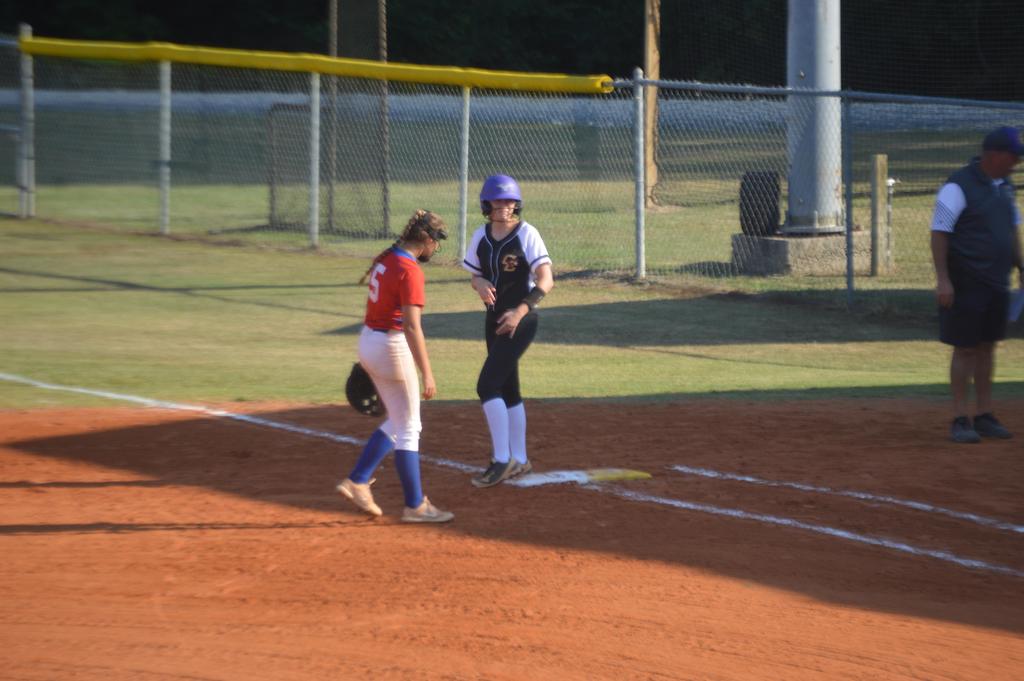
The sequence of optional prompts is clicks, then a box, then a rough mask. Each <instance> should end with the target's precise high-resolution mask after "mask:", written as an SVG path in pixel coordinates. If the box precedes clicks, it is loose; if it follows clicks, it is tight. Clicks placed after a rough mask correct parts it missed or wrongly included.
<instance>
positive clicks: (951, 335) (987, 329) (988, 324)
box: [939, 277, 1010, 348]
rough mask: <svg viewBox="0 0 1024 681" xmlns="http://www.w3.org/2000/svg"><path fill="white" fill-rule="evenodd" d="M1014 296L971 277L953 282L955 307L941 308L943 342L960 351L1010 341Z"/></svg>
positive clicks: (940, 333)
mask: <svg viewBox="0 0 1024 681" xmlns="http://www.w3.org/2000/svg"><path fill="white" fill-rule="evenodd" d="M1009 311H1010V292H1009V291H1008V290H1007V289H997V288H992V287H991V286H986V285H985V284H982V283H980V282H978V281H975V280H974V279H971V278H969V277H963V278H961V279H956V280H954V281H953V306H952V307H939V340H941V341H942V342H943V343H946V344H947V345H952V346H954V347H958V348H973V347H974V346H976V345H978V344H979V343H995V342H996V341H1001V340H1003V339H1004V338H1006V323H1007V319H1006V316H1007V314H1009Z"/></svg>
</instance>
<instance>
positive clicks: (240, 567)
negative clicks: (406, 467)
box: [0, 400, 1024, 681]
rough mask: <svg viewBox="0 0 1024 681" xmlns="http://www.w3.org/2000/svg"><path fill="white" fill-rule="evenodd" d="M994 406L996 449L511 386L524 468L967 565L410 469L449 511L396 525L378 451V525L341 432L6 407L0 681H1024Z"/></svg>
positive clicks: (328, 410)
mask: <svg viewBox="0 0 1024 681" xmlns="http://www.w3.org/2000/svg"><path fill="white" fill-rule="evenodd" d="M999 407H1000V414H1001V416H1002V417H1003V421H1004V422H1005V423H1006V424H1007V425H1008V426H1009V427H1011V428H1015V429H1016V430H1017V431H1018V437H1017V438H1016V439H1013V440H1007V441H985V442H983V443H981V444H980V445H954V444H952V443H950V442H947V441H946V439H945V437H946V423H947V414H946V411H947V404H946V403H945V402H944V401H938V400H935V401H925V400H921V401H913V400H875V401H868V400H849V401H813V402H812V401H794V402H786V403H783V402H774V403H752V402H735V401H726V400H701V401H692V402H680V403H674V404H662V403H659V404H653V405H642V404H637V403H630V404H626V405H622V404H612V403H608V402H587V403H574V404H570V403H540V402H534V403H530V402H528V403H527V409H528V413H529V420H530V447H531V453H532V459H533V462H534V467H535V470H536V471H538V472H543V471H550V470H556V469H557V470H567V469H589V468H604V467H625V468H634V469H639V470H644V471H647V472H649V473H651V474H652V475H653V477H652V478H651V479H649V480H637V481H628V482H621V483H610V484H612V485H614V487H615V489H618V490H623V489H625V490H630V491H633V492H637V493H643V494H645V495H650V496H651V497H658V498H663V499H673V500H681V501H685V502H691V503H693V504H703V505H707V506H711V507H715V508H720V509H736V510H742V511H745V512H748V513H752V514H760V515H762V516H775V517H780V518H786V519H789V520H792V521H794V522H801V523H806V524H810V525H815V526H821V527H827V528H834V529H836V530H838V531H846V532H850V533H856V534H857V535H863V536H869V537H876V538H880V539H887V540H891V541H894V542H901V543H903V544H905V545H907V546H910V547H915V548H916V549H920V550H933V551H944V552H946V555H948V556H951V557H953V558H955V559H964V560H967V559H970V560H977V561H983V564H979V566H974V567H972V566H965V565H962V564H957V563H955V562H953V561H952V560H942V559H939V558H935V557H930V556H926V555H914V554H913V553H908V552H906V551H899V550H894V549H893V548H887V547H882V546H872V545H867V544H864V543H858V542H855V541H850V540H848V539H844V538H842V537H840V536H832V535H829V534H823V533H821V532H814V531H808V530H807V529H800V528H798V527H787V526H780V525H777V524H776V525H773V524H770V523H767V522H762V521H760V520H757V519H751V518H749V517H748V518H738V517H729V516H726V515H716V514H712V513H706V512H702V511H700V510H693V509H685V508H677V507H672V506H666V505H659V504H657V503H650V502H647V501H635V500H629V499H625V498H623V497H621V496H616V495H615V494H609V493H607V492H608V490H607V488H602V487H600V486H598V487H595V488H589V487H583V486H580V485H576V484H563V485H548V486H543V487H534V488H519V487H513V486H510V485H500V486H498V487H495V488H491V489H483V490H480V489H476V488H474V487H472V486H471V485H470V483H469V475H468V474H467V473H465V472H460V471H458V470H453V469H451V468H443V467H438V466H435V465H429V464H425V465H424V467H423V479H424V489H425V491H426V493H427V494H428V495H429V496H430V498H431V500H432V501H434V502H435V503H436V504H437V505H438V506H440V507H441V508H444V509H450V510H452V511H454V512H455V514H456V517H455V521H454V522H453V523H452V524H450V525H447V526H409V525H403V524H401V523H399V522H397V515H398V514H399V512H400V511H401V506H402V498H401V490H400V486H399V484H398V480H397V475H396V474H395V471H394V468H393V466H392V463H391V460H390V458H389V459H388V460H386V461H385V463H384V465H383V466H382V467H381V469H380V470H379V471H378V474H377V478H378V482H377V484H376V485H375V487H374V489H375V493H376V498H377V501H378V503H380V505H381V506H382V507H383V508H384V511H385V516H384V518H381V519H376V520H374V519H368V518H367V517H365V516H363V515H360V514H359V513H358V512H356V511H355V510H354V508H353V507H352V506H351V505H350V504H349V502H347V501H346V500H344V499H343V498H342V497H340V495H338V494H337V493H336V492H335V491H334V484H335V482H336V481H337V479H338V478H339V477H340V476H341V475H343V474H344V473H347V471H348V469H349V468H350V467H351V466H352V464H353V463H354V461H355V459H356V457H357V455H358V452H359V448H358V447H357V446H353V445H344V444H338V443H332V442H330V441H328V440H325V439H321V438H316V437H310V436H304V435H300V434H296V433H291V432H284V431H280V430H275V429H272V428H267V427H261V426H256V425H249V424H245V423H239V422H237V421H230V420H225V419H217V418H212V417H206V416H197V415H195V414H189V413H184V412H175V411H169V410H164V409H156V408H149V409H137V408H120V407H113V408H91V409H44V410H34V411H19V410H6V411H0V500H2V502H0V509H2V510H0V515H2V517H0V551H2V555H3V560H2V561H0V678H2V679H19V680H44V679H45V680H47V681H49V680H55V679H97V680H100V679H102V680H104V681H111V680H115V679H125V680H129V679H130V680H133V681H149V680H153V681H156V680H160V681H165V680H167V679H211V680H212V679H216V680H227V679H240V680H241V679H244V680H246V681H253V680H259V679H267V680H271V679H272V680H275V681H277V680H292V679H296V680H298V679H301V680H307V679H488V680H490V679H495V680H522V679H531V680H532V679H551V680H555V679H557V680H559V681H562V680H565V679H702V680H703V679H716V680H719V679H744V680H745V679H759V680H760V679H780V680H781V679H786V680H810V679H978V680H985V681H992V680H995V679H1014V678H1016V679H1019V678H1024V636H1022V633H1024V533H1022V532H1020V531H1017V530H1016V529H1013V528H1019V527H1020V526H1021V525H1024V417H1022V415H1024V401H1021V400H1016V401H1004V402H1000V403H999ZM223 408H224V409H226V410H229V411H236V412H243V411H244V412H245V413H252V414H258V415H260V416H262V417H264V418H266V419H270V420H274V421H280V422H287V423H291V424H297V425H301V426H305V427H308V428H312V429H316V430H321V431H329V432H332V433H337V434H344V435H350V436H354V437H359V438H365V437H367V436H368V435H369V434H370V432H372V430H373V428H374V427H375V426H376V424H377V421H374V420H371V419H368V418H366V417H363V416H361V415H358V414H355V413H354V412H353V411H352V410H351V409H349V408H347V407H334V406H329V407H324V406H320V407H302V406H296V405H280V404H276V405H275V404H269V405H252V404H245V405H226V406H224V407H223ZM488 442H489V440H488V438H487V436H486V433H485V429H484V422H483V417H482V415H481V413H480V410H479V409H478V408H477V407H476V406H475V405H467V404H450V403H449V404H444V403H428V404H426V405H424V434H423V442H422V449H423V451H424V452H425V453H426V454H428V455H430V456H433V457H438V458H442V457H443V458H445V459H450V460H453V461H460V462H463V463H467V464H472V465H476V466H483V465H484V464H485V463H486V461H485V458H486V452H487V451H488V449H489V446H488ZM674 464H682V465H686V466H692V467H700V468H707V469H712V470H715V471H721V472H726V473H737V474H743V475H747V476H755V477H757V478H761V479H765V480H773V481H789V482H796V483H802V484H807V485H814V486H818V487H828V488H831V489H833V490H857V491H862V492H867V493H870V494H872V495H877V496H888V497H893V498H898V499H903V500H909V501H914V502H920V503H922V504H927V505H928V506H929V507H942V508H948V509H954V510H956V511H958V512H961V513H972V514H977V515H978V516H984V517H986V518H992V519H996V520H999V521H1003V523H1004V525H1006V526H1009V527H1010V529H1006V527H992V526H985V525H982V524H978V523H974V522H969V521H967V520H964V519H962V518H959V517H951V516H949V515H942V514H940V513H935V512H931V511H929V510H927V508H924V509H913V508H906V507H903V506H898V505H893V504H889V503H883V502H879V501H877V500H863V499H855V498H850V497H848V496H846V497H844V496H839V495H830V494H822V493H815V492H810V491H801V490H797V489H792V488H785V487H771V486H767V485H754V484H750V483H748V482H741V481H730V480H721V479H708V478H702V477H697V476H688V475H683V474H681V473H678V472H673V471H672V470H670V469H669V466H671V465H674ZM985 566H1002V567H1004V568H1008V569H1009V572H1005V571H1004V572H999V571H998V570H994V569H989V568H988V567H985Z"/></svg>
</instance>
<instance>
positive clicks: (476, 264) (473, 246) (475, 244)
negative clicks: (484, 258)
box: [462, 227, 484, 276]
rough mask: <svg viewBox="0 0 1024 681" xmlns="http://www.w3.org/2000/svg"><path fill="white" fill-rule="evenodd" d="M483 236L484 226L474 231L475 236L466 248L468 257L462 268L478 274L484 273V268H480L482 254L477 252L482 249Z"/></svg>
mask: <svg viewBox="0 0 1024 681" xmlns="http://www.w3.org/2000/svg"><path fill="white" fill-rule="evenodd" d="M483 238H484V228H483V227H481V228H480V229H478V230H476V231H475V232H473V238H472V239H470V240H469V246H468V247H467V248H466V257H465V259H464V260H463V261H462V268H463V269H464V270H466V271H467V272H469V273H470V274H474V275H476V276H480V275H481V274H483V270H482V269H480V255H479V254H478V253H477V251H478V250H480V240H481V239H483Z"/></svg>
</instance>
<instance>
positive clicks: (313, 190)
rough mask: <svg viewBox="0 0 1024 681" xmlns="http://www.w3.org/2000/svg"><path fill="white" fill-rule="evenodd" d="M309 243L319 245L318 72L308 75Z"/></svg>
mask: <svg viewBox="0 0 1024 681" xmlns="http://www.w3.org/2000/svg"><path fill="white" fill-rule="evenodd" d="M309 245H310V246H312V247H313V248H316V247H317V246H319V245H320V74H319V73H312V74H310V76H309Z"/></svg>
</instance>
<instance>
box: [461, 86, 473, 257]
mask: <svg viewBox="0 0 1024 681" xmlns="http://www.w3.org/2000/svg"><path fill="white" fill-rule="evenodd" d="M469 95H470V89H469V87H468V86H464V87H463V88H462V130H461V132H462V141H461V144H460V147H459V262H462V259H463V258H465V257H466V222H467V219H468V218H467V216H468V215H469Z"/></svg>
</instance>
